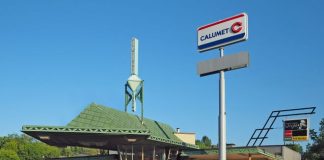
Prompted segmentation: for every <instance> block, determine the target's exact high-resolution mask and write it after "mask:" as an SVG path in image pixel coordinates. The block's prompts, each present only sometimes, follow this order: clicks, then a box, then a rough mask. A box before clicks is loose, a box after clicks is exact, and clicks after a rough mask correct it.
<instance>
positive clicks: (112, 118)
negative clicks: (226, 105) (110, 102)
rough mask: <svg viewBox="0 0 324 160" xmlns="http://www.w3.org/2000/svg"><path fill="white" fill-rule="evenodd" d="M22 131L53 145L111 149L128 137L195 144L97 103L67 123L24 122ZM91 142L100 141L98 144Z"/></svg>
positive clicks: (161, 126) (157, 124)
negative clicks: (56, 124) (29, 123)
mask: <svg viewBox="0 0 324 160" xmlns="http://www.w3.org/2000/svg"><path fill="white" fill-rule="evenodd" d="M22 132H24V133H26V134H28V135H30V136H32V137H34V138H36V139H39V140H40V141H43V142H45V143H48V144H50V145H56V146H66V145H72V146H84V147H95V148H107V147H110V148H111V147H113V148H115V147H114V146H116V145H125V144H128V143H129V142H127V140H126V139H129V137H131V138H135V139H138V142H137V143H140V144H151V143H154V144H158V145H167V146H170V147H171V146H174V147H175V146H178V147H184V148H197V147H196V146H195V145H191V144H187V143H184V142H182V141H181V140H180V139H179V138H178V137H176V136H175V135H174V132H175V130H174V129H173V128H172V127H170V126H169V125H167V124H165V123H161V122H158V121H155V120H151V119H147V118H144V124H142V123H141V120H140V118H139V117H138V116H136V115H133V114H130V113H126V112H122V111H118V110H115V109H112V108H108V107H104V106H102V105H97V104H91V105H89V106H88V107H87V108H85V109H84V110H83V111H82V112H81V113H80V114H79V115H78V116H77V117H76V118H74V119H73V120H72V121H71V122H70V123H68V124H67V126H62V127H53V126H31V125H25V126H23V128H22ZM62 136H63V137H62ZM64 136H65V138H64ZM98 137H100V138H99V139H101V140H99V139H98ZM125 137H126V138H125ZM103 138H104V140H107V142H106V143H103V142H102V141H103ZM81 141H82V142H81ZM94 141H98V142H99V141H100V144H99V143H95V142H94Z"/></svg>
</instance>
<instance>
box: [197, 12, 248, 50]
mask: <svg viewBox="0 0 324 160" xmlns="http://www.w3.org/2000/svg"><path fill="white" fill-rule="evenodd" d="M247 39H248V15H247V14H246V13H244V12H243V13H240V14H238V15H235V16H232V17H229V18H226V19H223V20H220V21H216V22H214V23H210V24H207V25H204V26H201V27H199V28H198V29H197V46H198V51H199V52H204V51H208V50H211V49H216V48H220V47H224V46H227V45H230V44H233V43H237V42H241V41H245V40H247Z"/></svg>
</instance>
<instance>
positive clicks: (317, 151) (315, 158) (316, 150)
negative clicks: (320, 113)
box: [303, 118, 324, 160]
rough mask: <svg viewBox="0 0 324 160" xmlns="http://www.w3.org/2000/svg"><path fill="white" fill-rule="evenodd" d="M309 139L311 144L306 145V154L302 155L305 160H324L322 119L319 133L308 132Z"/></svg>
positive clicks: (323, 120) (323, 124)
mask: <svg viewBox="0 0 324 160" xmlns="http://www.w3.org/2000/svg"><path fill="white" fill-rule="evenodd" d="M310 138H311V140H312V142H313V144H308V145H307V147H306V148H307V149H306V152H305V153H304V155H303V159H305V160H323V159H324V118H323V119H322V120H321V122H320V128H319V131H318V132H316V131H315V130H314V129H312V130H310Z"/></svg>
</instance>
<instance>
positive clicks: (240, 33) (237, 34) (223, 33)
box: [197, 13, 249, 160]
mask: <svg viewBox="0 0 324 160" xmlns="http://www.w3.org/2000/svg"><path fill="white" fill-rule="evenodd" d="M197 31H198V37H197V38H198V50H199V52H204V51H208V50H211V49H216V48H219V51H220V58H219V59H216V60H208V61H204V62H200V63H199V64H198V67H197V70H198V74H199V75H200V76H207V75H211V74H216V73H219V125H218V126H219V129H218V133H219V134H218V140H219V142H218V143H219V151H218V153H219V154H218V156H219V160H226V110H225V74H224V72H225V71H229V70H233V69H238V68H243V67H246V66H247V65H248V64H249V55H248V53H239V54H236V55H232V56H224V48H223V47H224V46H226V45H230V44H233V43H237V42H241V41H245V40H247V38H248V16H247V14H246V13H241V14H238V15H235V16H233V17H230V18H226V19H223V20H220V21H217V22H214V23H211V24H207V25H204V26H201V27H199V28H198V29H197Z"/></svg>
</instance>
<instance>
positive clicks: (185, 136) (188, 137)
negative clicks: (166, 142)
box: [174, 133, 196, 144]
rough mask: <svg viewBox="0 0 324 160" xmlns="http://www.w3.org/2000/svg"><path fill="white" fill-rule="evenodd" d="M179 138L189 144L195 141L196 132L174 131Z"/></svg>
mask: <svg viewBox="0 0 324 160" xmlns="http://www.w3.org/2000/svg"><path fill="white" fill-rule="evenodd" d="M174 135H175V136H177V137H178V138H179V139H180V140H182V141H183V142H186V143H189V144H195V143H196V134H195V133H174Z"/></svg>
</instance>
